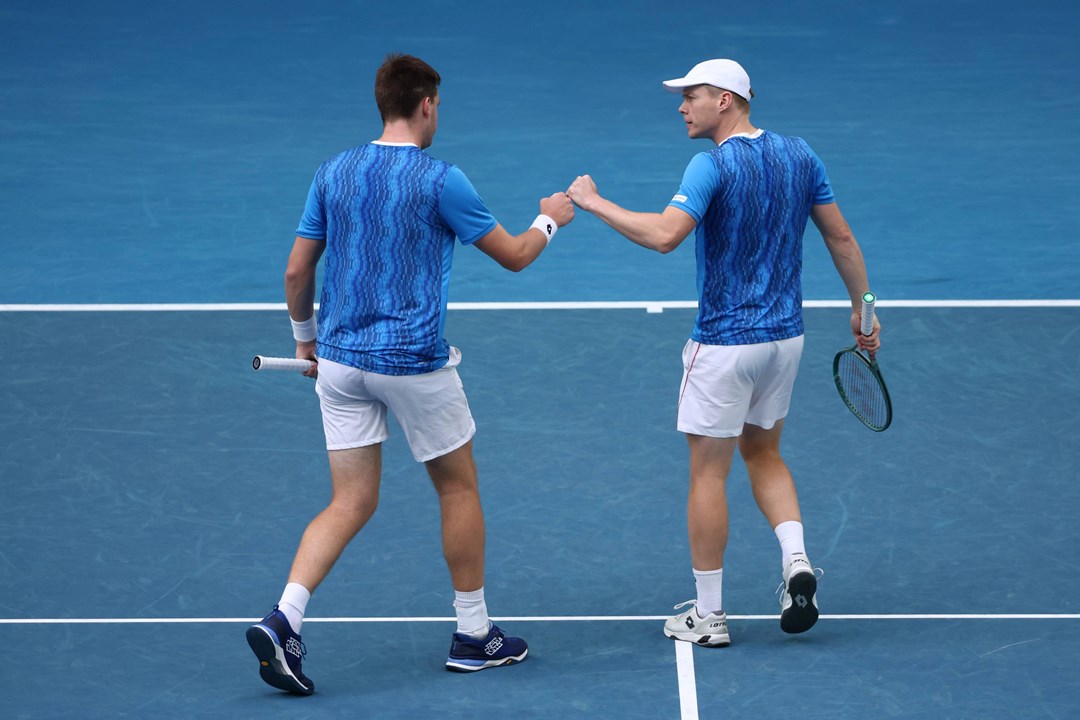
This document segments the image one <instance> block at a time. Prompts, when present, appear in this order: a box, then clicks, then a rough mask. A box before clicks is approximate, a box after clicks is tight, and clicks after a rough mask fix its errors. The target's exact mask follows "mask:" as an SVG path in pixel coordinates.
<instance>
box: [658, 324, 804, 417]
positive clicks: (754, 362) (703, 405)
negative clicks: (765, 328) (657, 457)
mask: <svg viewBox="0 0 1080 720" xmlns="http://www.w3.org/2000/svg"><path fill="white" fill-rule="evenodd" d="M802 349H803V337H802V335H800V336H798V337H793V338H787V339H786V340H775V341H773V342H767V343H758V344H755V345H702V344H701V343H699V342H696V341H694V340H690V341H688V342H687V343H686V347H685V348H683V380H682V388H681V390H680V391H679V421H678V428H679V431H680V432H684V433H690V434H693V435H707V436H709V437H738V436H739V435H742V432H743V425H746V424H750V425H756V426H758V427H761V428H764V429H766V430H768V429H769V428H771V427H772V426H773V425H775V424H776V423H777V421H778V420H782V419H783V418H784V417H786V416H787V413H788V407H790V405H791V389H792V388H793V387H794V386H795V376H796V375H797V374H798V372H799V361H800V360H801V359H802Z"/></svg>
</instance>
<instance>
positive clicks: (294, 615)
mask: <svg viewBox="0 0 1080 720" xmlns="http://www.w3.org/2000/svg"><path fill="white" fill-rule="evenodd" d="M310 599H311V593H309V592H308V589H307V588H306V587H304V586H303V585H301V584H300V583H289V584H288V585H286V586H285V591H284V592H283V593H281V600H279V601H278V610H280V611H281V612H282V613H284V614H285V617H287V618H288V619H289V627H291V628H292V631H293V632H294V633H296V634H297V635H299V634H300V626H301V625H303V624H304V613H305V612H306V611H307V604H308V600H310Z"/></svg>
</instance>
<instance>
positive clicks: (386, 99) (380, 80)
mask: <svg viewBox="0 0 1080 720" xmlns="http://www.w3.org/2000/svg"><path fill="white" fill-rule="evenodd" d="M440 82H442V78H441V77H439V73H437V72H435V68H433V67H431V66H430V65H428V64H427V63H426V62H424V61H423V60H421V59H420V58H418V57H413V56H412V55H402V54H401V53H391V54H390V55H387V56H386V60H384V61H383V64H382V65H381V66H380V67H379V71H378V72H377V73H375V104H376V105H378V106H379V115H381V116H382V119H383V122H384V123H385V122H387V121H389V120H393V119H394V118H407V117H412V114H413V113H414V112H416V108H417V107H419V106H420V103H421V102H423V100H424V98H433V97H435V96H436V95H438V94H439V83H440Z"/></svg>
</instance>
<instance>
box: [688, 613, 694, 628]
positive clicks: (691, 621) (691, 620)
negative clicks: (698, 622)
mask: <svg viewBox="0 0 1080 720" xmlns="http://www.w3.org/2000/svg"><path fill="white" fill-rule="evenodd" d="M686 627H688V628H690V629H691V630H692V629H693V628H694V619H693V618H692V617H690V616H689V615H687V616H686Z"/></svg>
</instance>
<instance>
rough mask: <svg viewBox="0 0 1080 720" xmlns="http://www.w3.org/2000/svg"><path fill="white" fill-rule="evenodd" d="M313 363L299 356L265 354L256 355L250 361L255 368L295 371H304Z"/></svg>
mask: <svg viewBox="0 0 1080 720" xmlns="http://www.w3.org/2000/svg"><path fill="white" fill-rule="evenodd" d="M313 364H314V363H312V362H311V361H310V360H301V359H300V358H283V357H266V356H265V355H256V356H255V357H254V359H252V361H251V367H252V368H253V369H255V370H293V371H295V372H304V371H305V370H307V369H309V368H310V367H311V366H312V365H313Z"/></svg>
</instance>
